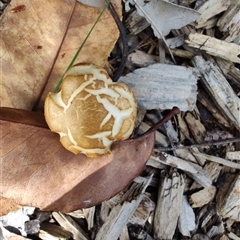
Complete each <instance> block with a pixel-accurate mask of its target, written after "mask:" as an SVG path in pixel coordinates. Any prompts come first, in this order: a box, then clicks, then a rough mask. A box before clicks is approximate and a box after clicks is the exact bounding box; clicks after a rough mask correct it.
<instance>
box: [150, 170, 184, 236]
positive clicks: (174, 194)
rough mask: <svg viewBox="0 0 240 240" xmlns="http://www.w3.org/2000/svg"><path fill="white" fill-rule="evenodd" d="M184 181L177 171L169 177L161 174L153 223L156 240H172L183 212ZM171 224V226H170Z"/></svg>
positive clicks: (163, 173)
mask: <svg viewBox="0 0 240 240" xmlns="http://www.w3.org/2000/svg"><path fill="white" fill-rule="evenodd" d="M183 190H184V179H183V176H182V175H181V174H179V173H178V172H177V171H173V173H172V174H171V175H170V176H168V174H167V173H166V172H165V171H162V172H161V176H160V184H159V190H158V201H157V207H156V209H155V215H154V221H153V233H154V234H153V235H154V238H156V239H172V237H173V235H174V233H175V229H176V226H177V221H178V217H179V215H180V211H181V205H182V197H183ZM169 223H171V224H169Z"/></svg>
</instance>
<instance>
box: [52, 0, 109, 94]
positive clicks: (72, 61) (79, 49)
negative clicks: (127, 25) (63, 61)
mask: <svg viewBox="0 0 240 240" xmlns="http://www.w3.org/2000/svg"><path fill="white" fill-rule="evenodd" d="M111 1H112V0H108V1H107V2H106V4H105V5H104V7H103V9H102V11H101V13H100V14H99V15H98V17H97V19H96V21H95V22H94V24H93V25H92V27H91V29H90V31H89V32H88V34H87V36H86V37H85V38H84V40H83V42H82V44H81V45H80V47H79V48H78V50H77V52H76V53H75V55H74V57H73V59H72V60H71V62H70V64H69V65H68V67H67V69H66V71H65V72H64V74H63V75H62V77H61V79H60V80H59V82H58V83H57V85H56V87H55V88H54V90H53V92H54V93H56V92H57V91H58V90H59V88H60V86H61V84H62V81H63V78H64V75H65V73H66V72H67V71H68V70H69V69H70V68H71V67H72V65H73V64H74V62H75V60H76V59H77V57H78V55H79V53H80V52H81V50H82V48H83V46H84V45H85V43H86V41H87V39H88V38H89V36H90V34H91V33H92V31H93V29H94V28H95V26H96V24H97V23H98V21H99V19H100V18H101V16H102V15H103V13H104V12H105V10H106V9H107V8H108V7H109V4H110V3H111Z"/></svg>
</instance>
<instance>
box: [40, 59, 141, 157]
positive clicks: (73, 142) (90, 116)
mask: <svg viewBox="0 0 240 240" xmlns="http://www.w3.org/2000/svg"><path fill="white" fill-rule="evenodd" d="M44 114H45V118H46V121H47V124H48V126H49V128H50V129H51V131H53V132H56V133H58V134H59V135H60V142H61V143H62V145H63V146H64V147H65V148H66V149H67V150H69V151H71V152H73V153H75V154H78V153H84V154H86V155H87V156H89V157H96V156H98V155H101V154H105V153H107V152H109V151H110V146H111V144H112V142H113V141H118V140H125V139H127V138H129V137H130V135H131V134H132V131H133V129H134V121H135V118H136V115H137V103H136V99H135V96H134V94H133V92H132V91H131V89H130V88H129V87H128V86H126V85H125V84H123V83H114V82H112V80H111V78H110V77H109V76H108V74H107V72H106V71H105V70H104V69H103V68H100V67H97V66H95V65H93V64H79V65H75V66H73V67H72V68H71V69H69V70H68V72H67V73H66V74H65V76H64V79H63V82H62V86H61V90H60V91H59V92H58V93H49V94H48V96H47V98H46V100H45V105H44Z"/></svg>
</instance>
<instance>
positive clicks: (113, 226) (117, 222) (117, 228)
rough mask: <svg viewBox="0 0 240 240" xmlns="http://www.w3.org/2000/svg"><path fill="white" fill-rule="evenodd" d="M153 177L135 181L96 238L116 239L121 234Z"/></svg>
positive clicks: (102, 239) (96, 239)
mask: <svg viewBox="0 0 240 240" xmlns="http://www.w3.org/2000/svg"><path fill="white" fill-rule="evenodd" d="M150 181H151V177H150V178H148V179H146V178H145V179H144V181H143V182H141V183H133V184H132V186H131V187H130V189H129V190H128V191H127V192H126V193H125V194H124V195H123V196H122V198H121V203H120V204H117V205H116V206H115V207H113V208H112V210H111V212H110V214H109V216H108V218H107V219H106V221H105V223H104V224H103V225H102V227H101V228H100V229H99V231H98V233H97V235H96V238H95V240H115V239H118V237H119V236H120V235H121V232H122V230H123V229H124V227H125V225H126V224H127V222H128V219H129V218H130V216H131V215H132V214H133V212H134V211H135V210H136V208H137V207H138V205H139V203H140V202H141V200H142V198H143V193H144V192H145V190H146V188H147V186H148V185H149V183H150Z"/></svg>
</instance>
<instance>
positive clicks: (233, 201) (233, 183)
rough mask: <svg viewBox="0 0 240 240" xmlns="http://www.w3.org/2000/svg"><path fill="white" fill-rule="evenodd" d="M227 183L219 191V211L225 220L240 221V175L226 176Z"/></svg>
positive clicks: (217, 199)
mask: <svg viewBox="0 0 240 240" xmlns="http://www.w3.org/2000/svg"><path fill="white" fill-rule="evenodd" d="M225 179H226V180H225V183H224V184H223V186H222V187H221V188H220V189H219V191H218V194H217V198H216V202H217V211H218V213H219V214H220V215H221V216H222V217H223V218H230V219H232V220H234V221H238V222H239V221H240V198H239V196H240V175H239V174H229V173H228V174H226V176H225Z"/></svg>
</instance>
